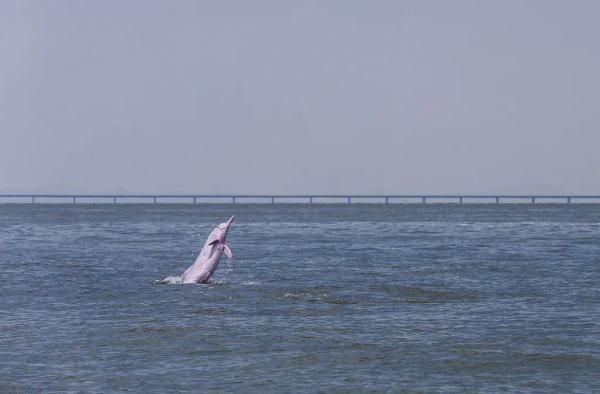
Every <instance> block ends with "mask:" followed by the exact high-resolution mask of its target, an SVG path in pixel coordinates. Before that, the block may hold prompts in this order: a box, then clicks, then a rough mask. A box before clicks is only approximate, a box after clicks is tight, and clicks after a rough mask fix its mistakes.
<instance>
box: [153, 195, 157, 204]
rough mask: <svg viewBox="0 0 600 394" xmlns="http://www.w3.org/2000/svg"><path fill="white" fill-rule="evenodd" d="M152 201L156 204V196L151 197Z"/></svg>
mask: <svg viewBox="0 0 600 394" xmlns="http://www.w3.org/2000/svg"><path fill="white" fill-rule="evenodd" d="M152 202H153V203H154V204H156V196H154V197H152Z"/></svg>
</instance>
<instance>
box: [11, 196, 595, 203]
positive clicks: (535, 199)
mask: <svg viewBox="0 0 600 394" xmlns="http://www.w3.org/2000/svg"><path fill="white" fill-rule="evenodd" d="M57 200H58V202H68V203H73V204H76V203H82V202H86V203H113V204H117V203H121V202H127V201H129V202H131V201H132V200H136V202H140V201H141V202H150V203H154V204H157V203H159V202H160V203H165V202H178V203H181V202H184V203H185V202H187V203H191V204H197V203H215V202H217V203H231V204H238V203H256V202H259V203H271V204H275V203H291V202H301V203H306V204H316V203H320V204H323V203H336V202H337V203H339V202H342V203H346V204H352V203H356V202H371V203H383V204H391V203H407V202H408V203H421V204H426V203H428V202H435V203H440V202H442V203H446V202H455V203H458V204H463V203H466V202H471V203H472V202H479V203H496V204H500V203H501V202H504V203H505V202H511V203H523V202H525V203H531V204H536V203H543V202H558V203H567V204H571V203H572V202H586V203H596V204H597V203H600V195H546V194H531V195H524V194H0V203H7V202H8V203H23V202H26V203H27V202H29V203H32V204H38V203H47V202H57ZM182 200H183V201H182Z"/></svg>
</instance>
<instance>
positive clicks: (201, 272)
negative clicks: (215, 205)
mask: <svg viewBox="0 0 600 394" xmlns="http://www.w3.org/2000/svg"><path fill="white" fill-rule="evenodd" d="M233 219H235V216H232V217H230V218H229V220H228V221H226V222H225V223H221V224H219V225H218V226H217V227H215V229H214V230H213V231H212V232H211V233H210V235H209V236H208V238H207V239H206V242H205V243H204V246H203V247H202V250H201V251H200V254H199V255H198V257H197V258H196V261H195V262H194V264H192V265H191V266H190V267H189V268H188V269H186V270H185V272H184V273H183V275H182V276H181V280H182V282H183V283H206V282H208V280H209V279H210V277H211V276H212V274H214V273H215V271H216V270H217V266H218V265H219V260H221V256H222V255H223V253H225V255H226V256H227V257H228V258H231V249H229V246H227V244H226V243H225V240H226V239H227V232H228V231H229V226H231V223H232V222H233Z"/></svg>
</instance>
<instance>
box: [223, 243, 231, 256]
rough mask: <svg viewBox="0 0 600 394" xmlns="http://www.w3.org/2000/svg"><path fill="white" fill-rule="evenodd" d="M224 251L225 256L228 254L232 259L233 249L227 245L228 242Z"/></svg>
mask: <svg viewBox="0 0 600 394" xmlns="http://www.w3.org/2000/svg"><path fill="white" fill-rule="evenodd" d="M223 253H225V256H227V257H228V258H230V259H231V258H232V257H233V254H231V249H229V246H227V244H225V248H224V249H223Z"/></svg>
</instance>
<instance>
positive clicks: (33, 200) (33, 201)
mask: <svg viewBox="0 0 600 394" xmlns="http://www.w3.org/2000/svg"><path fill="white" fill-rule="evenodd" d="M31 203H32V204H35V196H31Z"/></svg>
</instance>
